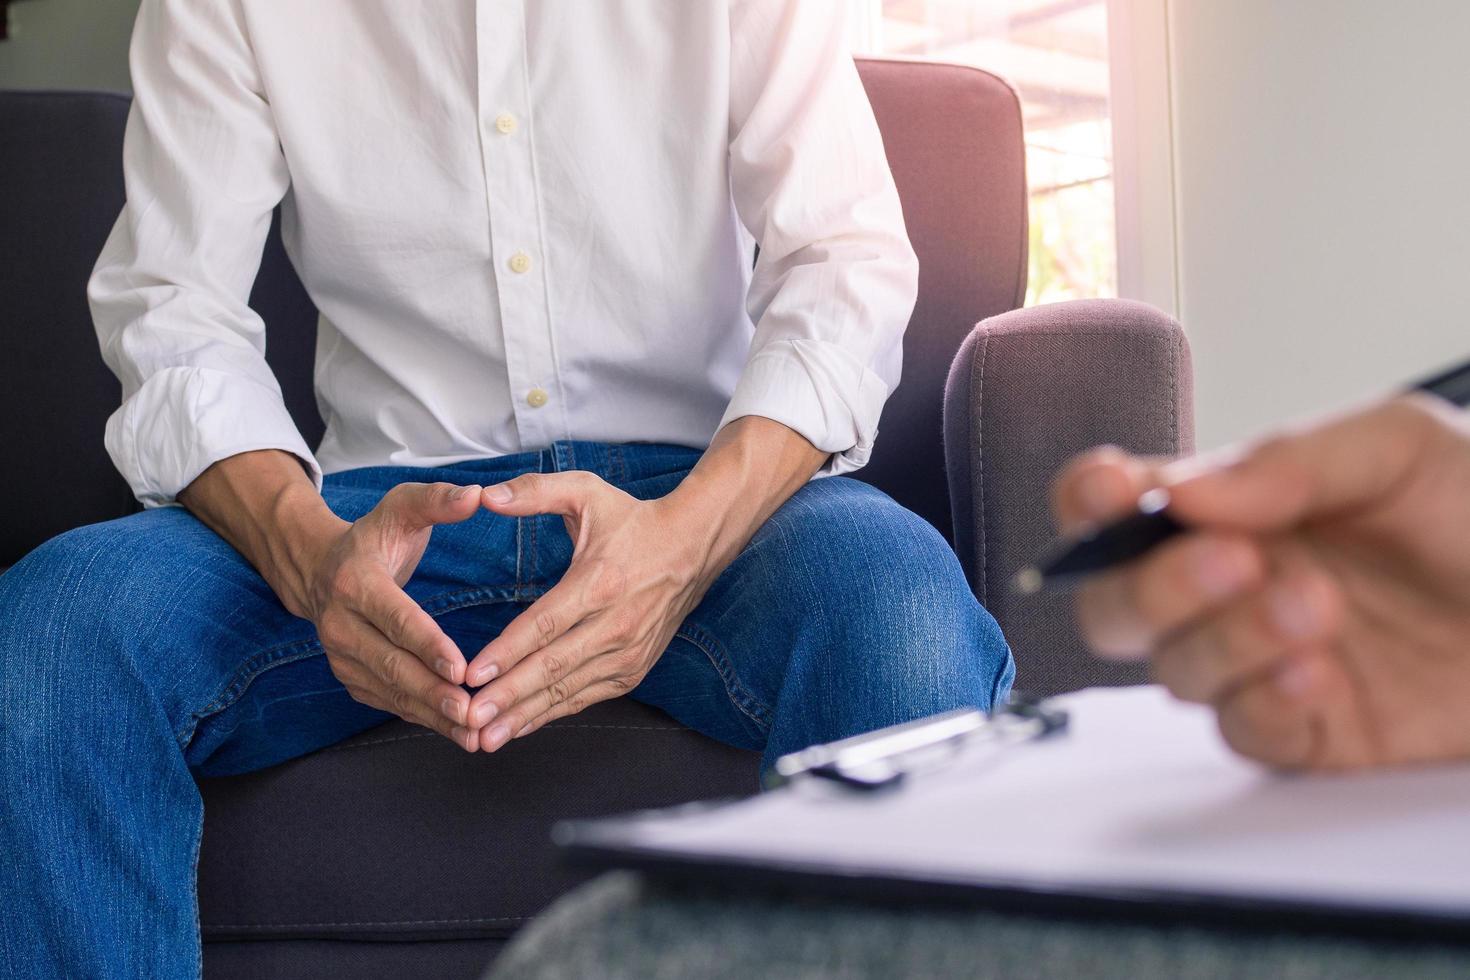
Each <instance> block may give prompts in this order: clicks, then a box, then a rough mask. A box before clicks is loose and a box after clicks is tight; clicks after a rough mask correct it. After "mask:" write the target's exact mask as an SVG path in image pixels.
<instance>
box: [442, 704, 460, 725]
mask: <svg viewBox="0 0 1470 980" xmlns="http://www.w3.org/2000/svg"><path fill="white" fill-rule="evenodd" d="M439 707H440V709H441V710H443V712H444V717H446V718H448V719H449V720H450V721H453V722H459V723H461V724H463V723H464V709H462V708H461V707H460V705H459V702H458V701H456V700H454V698H445V699H444V700H443V701H442V702H441V703H440V705H439Z"/></svg>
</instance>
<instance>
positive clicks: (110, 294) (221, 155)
mask: <svg viewBox="0 0 1470 980" xmlns="http://www.w3.org/2000/svg"><path fill="white" fill-rule="evenodd" d="M131 58H132V76H133V88H134V100H133V107H132V112H131V115H130V116H129V118H128V127H127V136H126V140H125V144H124V151H123V168H124V177H125V181H126V187H127V203H126V205H125V206H124V208H123V212H122V215H121V216H120V217H119V218H118V221H117V224H116V226H115V227H114V229H113V231H112V234H111V236H110V237H109V238H108V241H107V244H106V245H105V246H104V248H103V251H102V255H101V257H100V258H99V259H98V262H97V266H96V268H95V270H94V271H93V274H92V280H91V283H90V285H89V287H88V298H89V300H90V303H91V308H92V316H93V320H94V322H95V324H96V327H97V336H98V340H99V342H100V344H101V347H102V356H103V359H104V360H105V361H106V362H107V365H108V366H109V367H110V368H111V369H112V371H113V372H114V373H115V374H116V375H117V376H118V379H119V380H120V381H121V382H122V388H123V402H122V406H121V407H120V408H119V409H118V410H117V412H115V413H114V414H113V415H112V417H111V418H110V419H109V420H108V423H107V431H106V444H107V450H108V452H109V453H110V454H111V456H112V459H113V462H114V463H115V464H116V466H117V468H118V470H119V471H121V473H122V475H123V476H124V477H125V478H126V479H127V481H128V483H129V484H130V485H131V486H132V488H133V492H134V494H135V495H136V496H137V497H138V499H139V500H140V501H142V502H143V503H144V504H145V505H147V506H154V507H156V506H162V505H165V504H169V503H171V502H173V501H174V500H175V498H176V497H177V495H178V493H179V492H180V491H181V490H182V489H183V488H184V487H186V486H188V485H189V484H190V483H192V482H193V481H194V479H195V478H196V477H198V476H199V474H200V473H202V472H203V471H204V470H205V469H207V468H208V467H209V466H210V465H211V464H212V463H214V462H216V461H218V460H221V459H224V458H226V457H228V456H233V455H236V454H238V453H242V452H248V451H251V450H258V449H280V450H284V451H286V452H289V453H292V454H294V455H295V456H297V457H298V458H299V459H300V460H301V461H302V463H303V465H304V466H305V467H306V469H307V471H308V473H310V474H311V475H312V477H313V478H314V479H315V480H316V482H317V484H318V486H320V482H321V469H320V467H319V466H318V465H317V462H316V460H315V458H314V457H313V455H312V452H311V450H310V448H309V447H308V446H307V445H306V442H305V440H303V439H302V437H301V434H300V433H299V432H298V431H297V429H296V426H295V424H294V422H293V421H292V420H291V416H290V414H289V413H288V412H287V410H286V407H285V404H284V402H283V401H282V398H281V389H280V385H279V384H278V383H277V381H276V378H275V376H274V375H273V374H272V373H271V370H270V368H269V366H267V364H266V361H265V326H264V324H263V323H262V322H261V319H260V317H259V316H258V315H256V313H255V312H254V311H252V310H251V309H250V307H249V305H248V300H249V295H250V288H251V285H252V284H253V283H254V280H255V277H256V274H257V273H258V272H259V269H260V261H261V253H262V251H263V249H264V245H265V239H266V235H267V234H268V233H269V230H270V221H271V212H272V210H273V209H274V207H275V206H276V204H277V203H279V202H280V200H281V198H282V197H283V196H284V195H285V193H286V190H287V188H288V186H289V176H288V173H287V169H286V162H285V159H284V156H283V153H282V150H281V146H280V142H279V138H278V136H277V134H276V129H275V125H274V123H273V121H272V117H271V110H270V106H269V104H268V102H267V99H266V97H265V94H264V92H263V89H262V85H261V83H260V79H259V77H258V73H257V70H256V67H255V62H254V58H253V56H252V54H251V51H250V45H249V40H248V37H247V32H246V26H245V23H244V17H243V14H242V12H241V9H240V6H239V2H238V0H144V2H143V4H142V7H141V9H140V11H139V14H138V22H137V26H136V29H135V31H134V35H133V46H132V54H131Z"/></svg>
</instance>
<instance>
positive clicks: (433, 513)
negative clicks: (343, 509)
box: [377, 483, 480, 528]
mask: <svg viewBox="0 0 1470 980" xmlns="http://www.w3.org/2000/svg"><path fill="white" fill-rule="evenodd" d="M377 509H378V512H379V513H380V514H381V515H382V516H384V517H385V518H388V519H391V520H392V521H394V522H395V523H397V524H400V525H403V526H405V527H416V528H417V527H431V526H433V525H435V524H457V523H459V522H460V521H463V520H466V519H468V518H470V517H472V516H474V513H475V511H477V510H479V509H480V488H479V487H478V486H467V487H461V486H457V485H456V484H453V483H400V484H398V486H396V487H394V488H393V489H392V490H389V491H388V492H387V494H385V495H384V497H383V501H382V503H380V504H378V508H377Z"/></svg>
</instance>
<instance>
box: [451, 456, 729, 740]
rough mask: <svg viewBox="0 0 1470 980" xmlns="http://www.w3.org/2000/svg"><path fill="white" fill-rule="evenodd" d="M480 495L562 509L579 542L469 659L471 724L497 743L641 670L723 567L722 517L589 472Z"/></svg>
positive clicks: (519, 505)
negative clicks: (629, 490)
mask: <svg viewBox="0 0 1470 980" xmlns="http://www.w3.org/2000/svg"><path fill="white" fill-rule="evenodd" d="M483 501H484V504H485V506H486V507H487V508H488V509H490V510H492V511H494V512H495V513H497V514H503V515H506V516H508V517H528V516H532V515H536V514H560V515H561V516H562V518H563V519H564V521H565V522H566V528H567V533H568V534H569V535H570V536H571V539H572V542H573V546H574V553H573V557H572V562H571V565H570V567H569V568H568V569H567V571H566V574H565V575H564V576H563V577H562V579H561V581H559V582H558V583H557V584H556V585H555V586H554V587H553V588H552V589H551V590H550V591H548V592H547V593H546V594H545V595H543V596H542V597H541V598H540V599H538V600H537V601H536V602H535V603H534V604H532V605H531V607H530V608H529V609H527V610H526V611H525V612H523V613H521V615H520V616H518V617H516V619H515V620H514V621H512V622H511V624H510V625H509V626H507V627H506V628H505V631H504V632H503V633H501V635H500V636H498V637H496V639H495V640H493V641H492V642H491V643H490V644H488V645H487V646H486V647H485V648H484V650H482V651H481V652H480V654H479V655H478V656H477V657H475V659H474V660H473V662H471V663H470V665H469V668H468V670H467V671H466V675H465V676H466V683H467V684H469V685H470V686H471V687H478V686H479V685H482V684H484V685H486V686H485V687H484V688H483V689H481V690H480V691H478V692H477V693H476V694H475V696H474V698H473V700H472V701H471V703H470V709H469V720H468V725H469V727H470V728H471V729H472V730H473V729H481V733H480V747H481V748H482V749H484V750H485V751H487V752H493V751H495V750H496V749H498V748H500V747H501V746H502V745H504V744H505V743H506V742H507V741H509V740H510V739H512V738H518V737H520V736H522V735H526V734H529V733H530V732H533V731H535V730H536V729H538V728H540V727H541V726H542V725H545V724H546V723H547V722H549V721H552V720H554V719H557V718H562V717H565V716H567V715H571V714H576V713H577V712H579V711H582V710H583V709H585V708H587V707H588V706H589V705H592V704H595V703H597V702H599V701H605V700H608V699H611V698H615V697H619V696H621V695H624V694H627V693H628V692H629V691H631V690H632V689H633V688H634V687H636V686H637V685H638V683H639V682H640V681H642V680H643V678H644V676H645V675H646V674H647V673H648V671H649V670H650V669H651V668H652V667H653V665H654V663H655V662H656V661H657V660H658V658H659V656H660V655H661V654H662V653H663V651H664V648H665V647H667V646H668V644H669V641H670V640H671V639H673V636H674V633H675V631H677V630H678V628H679V624H680V623H682V622H683V621H684V617H685V616H687V615H688V614H689V613H690V612H691V611H692V610H693V609H694V607H695V606H696V605H697V604H698V603H699V601H700V599H701V598H703V596H704V592H705V590H706V589H707V588H708V587H709V583H710V582H711V581H712V580H713V578H714V576H713V575H712V574H709V572H708V570H709V568H710V565H711V552H712V550H713V542H714V541H715V538H716V533H717V530H716V528H717V524H718V521H717V520H715V519H713V515H700V514H696V513H693V512H691V511H690V510H689V509H688V508H678V507H676V506H675V505H674V504H673V503H672V498H667V497H666V498H662V499H660V500H650V501H643V500H638V499H636V498H634V497H632V496H629V495H628V494H626V493H624V492H623V491H622V490H619V489H618V488H616V487H614V486H612V485H610V484H608V483H606V482H604V481H603V480H601V479H600V478H598V477H597V476H595V475H593V474H592V473H583V472H569V473H532V474H527V475H525V476H521V477H517V478H516V479H514V480H511V481H509V482H507V483H503V484H501V485H499V486H495V487H488V488H486V489H485V491H484V492H483ZM701 525H702V526H701Z"/></svg>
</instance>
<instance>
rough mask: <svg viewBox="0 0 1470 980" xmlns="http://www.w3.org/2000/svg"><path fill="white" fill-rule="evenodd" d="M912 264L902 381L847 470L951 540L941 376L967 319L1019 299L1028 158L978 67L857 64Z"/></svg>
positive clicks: (1010, 93) (1017, 112)
mask: <svg viewBox="0 0 1470 980" xmlns="http://www.w3.org/2000/svg"><path fill="white" fill-rule="evenodd" d="M858 70H859V71H860V73H861V74H862V78H863V82H864V84H865V85H866V87H867V91H868V98H869V100H870V101H871V102H872V103H873V112H874V114H875V115H876V116H877V119H878V126H879V128H880V129H881V130H882V131H883V144H884V147H885V149H886V150H887V153H888V163H889V166H890V167H891V168H892V170H893V177H894V180H895V181H896V182H897V184H898V193H899V197H900V198H902V199H903V212H904V220H905V222H906V224H907V226H908V232H909V238H910V240H911V241H912V242H913V245H914V251H915V252H917V253H918V256H919V301H918V304H917V306H916V307H915V309H914V316H913V320H912V321H911V322H910V324H909V330H908V334H907V335H906V336H905V337H904V365H903V380H902V382H901V383H900V384H899V387H898V389H897V390H896V391H895V392H894V394H893V396H892V397H891V398H889V400H888V405H887V407H885V409H884V411H883V420H882V422H881V423H880V424H879V433H878V440H877V442H876V444H875V445H874V448H873V457H872V460H871V461H870V462H869V463H868V465H867V467H866V468H864V469H862V470H860V471H859V472H858V473H856V474H854V475H855V476H857V477H858V478H859V479H862V480H866V481H867V482H869V483H871V484H873V485H874V486H876V487H878V488H879V489H881V490H884V491H886V492H887V493H888V494H889V495H890V496H892V497H894V498H895V499H897V500H898V501H900V502H901V503H902V504H903V505H904V506H905V507H908V508H909V509H910V510H912V511H914V512H915V513H917V514H919V515H920V516H921V517H924V518H925V519H927V520H928V521H929V522H930V523H931V524H933V525H934V526H935V527H937V528H939V529H940V530H941V531H942V532H943V533H944V535H945V537H946V538H949V537H951V534H952V528H951V524H950V508H949V500H948V491H947V488H946V485H945V478H944V450H943V444H942V441H941V439H940V429H941V416H942V413H943V393H944V378H945V372H946V371H947V370H948V368H949V362H950V361H951V360H952V359H953V358H954V354H955V351H956V350H958V349H959V346H960V342H961V341H962V340H964V338H965V336H966V334H968V333H969V332H970V330H971V328H973V327H974V325H975V324H976V322H978V321H979V320H982V319H984V318H986V317H989V316H994V315H996V314H998V313H1004V312H1005V311H1007V310H1013V309H1015V308H1016V307H1018V306H1020V305H1021V302H1022V300H1023V299H1024V297H1025V295H1026V241H1027V236H1026V220H1027V219H1026V159H1025V149H1024V144H1023V142H1022V138H1021V106H1020V103H1019V102H1018V101H1017V99H1016V93H1015V91H1014V90H1013V89H1012V88H1011V87H1010V86H1009V85H1007V84H1006V83H1005V82H1003V81H1001V80H1000V79H999V78H997V77H995V76H994V75H991V74H989V73H988V72H984V71H981V70H979V69H977V68H966V67H961V66H958V65H943V64H929V63H922V62H905V61H884V60H879V59H858Z"/></svg>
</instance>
